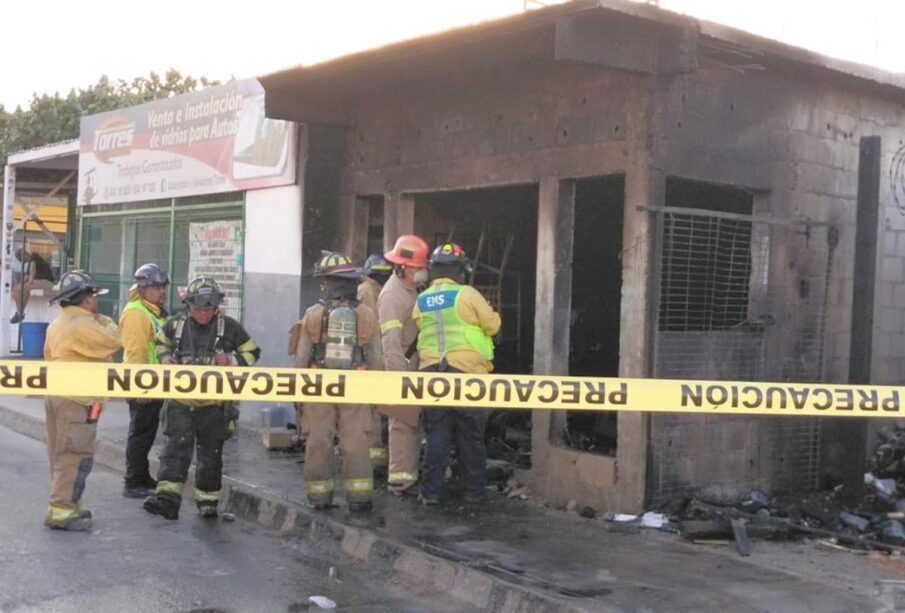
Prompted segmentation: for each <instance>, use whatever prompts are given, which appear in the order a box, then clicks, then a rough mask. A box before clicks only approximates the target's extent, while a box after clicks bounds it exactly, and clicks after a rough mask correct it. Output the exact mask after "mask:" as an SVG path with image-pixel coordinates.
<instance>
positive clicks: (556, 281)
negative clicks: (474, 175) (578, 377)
mask: <svg viewBox="0 0 905 613" xmlns="http://www.w3.org/2000/svg"><path fill="white" fill-rule="evenodd" d="M574 222H575V183H574V182H573V181H564V180H561V179H559V178H558V177H545V178H543V179H541V181H540V186H539V189H538V210H537V287H536V301H535V304H536V308H535V315H534V372H535V374H549V375H565V374H568V372H569V324H570V321H571V309H572V243H573V237H574V233H573V230H574ZM565 419H566V414H565V413H564V412H562V411H534V413H533V414H532V429H531V436H532V445H531V448H532V455H533V456H534V458H533V463H534V464H535V465H541V466H542V465H543V464H545V463H546V462H547V458H548V456H549V451H550V445H551V444H555V443H556V442H560V441H561V437H562V434H561V433H562V428H563V426H564V425H565Z"/></svg>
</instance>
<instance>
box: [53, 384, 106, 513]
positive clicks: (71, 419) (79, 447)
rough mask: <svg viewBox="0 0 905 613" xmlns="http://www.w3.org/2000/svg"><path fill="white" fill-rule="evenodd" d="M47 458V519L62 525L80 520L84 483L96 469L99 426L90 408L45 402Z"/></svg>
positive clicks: (55, 399) (57, 400)
mask: <svg viewBox="0 0 905 613" xmlns="http://www.w3.org/2000/svg"><path fill="white" fill-rule="evenodd" d="M44 411H45V414H46V427H47V457H48V459H49V460H50V507H49V509H48V511H47V519H48V521H50V522H53V523H62V522H65V521H67V520H70V519H73V518H75V517H78V516H79V513H80V512H81V500H82V494H83V493H84V491H85V482H86V480H87V479H88V475H89V474H90V473H91V469H92V468H93V466H94V446H95V441H96V440H97V422H91V423H89V422H88V413H89V411H90V407H89V406H88V405H84V404H80V403H78V402H75V401H73V400H69V399H68V398H60V397H53V396H48V397H47V398H45V400H44Z"/></svg>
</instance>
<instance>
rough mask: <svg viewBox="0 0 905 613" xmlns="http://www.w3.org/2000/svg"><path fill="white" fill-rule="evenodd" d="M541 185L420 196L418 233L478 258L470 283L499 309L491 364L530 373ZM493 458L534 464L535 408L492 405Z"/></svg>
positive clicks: (490, 439) (502, 369)
mask: <svg viewBox="0 0 905 613" xmlns="http://www.w3.org/2000/svg"><path fill="white" fill-rule="evenodd" d="M537 199H538V192H537V186H536V185H518V186H507V187H493V188H481V189H469V190H456V191H447V192H436V193H431V194H418V195H416V196H415V219H414V229H415V234H417V235H419V236H422V237H424V238H425V240H427V241H428V243H430V246H431V248H432V249H433V247H435V246H436V245H439V244H441V243H444V242H447V241H452V242H455V243H458V244H459V245H460V246H461V247H462V248H463V249H464V250H465V253H466V255H467V256H468V257H469V258H470V259H471V260H472V262H473V264H474V274H473V276H472V278H471V280H470V281H471V285H473V286H474V287H475V288H476V289H478V290H479V291H480V292H481V294H482V295H483V296H484V297H485V298H486V299H487V301H488V302H489V303H490V304H491V306H493V308H494V309H495V310H496V311H497V312H498V313H500V317H501V318H502V321H503V323H502V327H501V328H500V333H499V335H498V336H497V337H496V338H495V339H494V343H495V345H496V347H495V351H494V354H495V357H494V367H495V370H496V371H497V372H501V373H531V372H532V366H533V357H534V356H533V353H534V302H535V297H534V292H535V277H536V275H535V272H536V271H535V268H536V262H537ZM487 451H488V456H489V457H490V458H494V459H501V460H507V461H510V462H512V463H513V464H514V465H516V466H519V467H523V468H528V467H530V454H531V412H530V411H512V410H506V411H494V412H493V413H492V414H491V416H490V418H489V421H488V425H487Z"/></svg>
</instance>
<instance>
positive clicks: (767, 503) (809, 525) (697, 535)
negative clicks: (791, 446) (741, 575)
mask: <svg viewBox="0 0 905 613" xmlns="http://www.w3.org/2000/svg"><path fill="white" fill-rule="evenodd" d="M878 434H879V438H880V443H879V444H878V445H877V448H876V449H875V451H874V454H873V456H872V457H871V458H870V460H869V462H868V466H867V467H868V469H869V471H868V472H866V473H865V474H864V495H863V497H862V498H861V500H860V501H859V502H858V503H857V504H855V505H846V504H844V502H843V500H842V486H841V485H840V486H837V487H835V488H834V489H832V490H830V491H824V492H816V493H810V494H794V493H793V494H787V495H784V496H777V497H770V496H768V495H767V494H766V493H765V492H762V491H760V490H758V489H753V490H751V491H750V492H748V493H747V495H745V496H742V497H738V496H733V495H732V494H731V493H727V492H724V491H722V490H720V489H719V488H703V489H701V490H699V491H697V492H695V493H694V495H692V496H689V497H687V498H683V499H678V500H671V501H668V502H666V503H664V504H661V505H658V507H657V508H656V509H653V510H656V511H659V512H661V513H662V516H663V517H664V518H668V521H663V522H661V521H660V518H659V517H656V519H654V518H653V517H652V516H651V515H650V512H648V513H645V514H643V515H626V514H618V513H608V514H606V515H605V516H604V519H605V521H607V523H608V524H609V525H610V527H611V530H612V531H618V532H628V531H630V530H629V529H627V528H628V527H630V526H634V527H635V531H638V529H640V528H642V527H659V529H661V530H671V529H677V530H678V531H679V532H680V533H681V534H682V536H683V537H684V538H685V539H686V540H689V541H691V542H693V543H698V544H702V545H708V544H709V545H730V544H732V545H734V547H735V548H736V550H737V551H738V552H739V554H740V555H750V553H751V551H752V549H753V547H754V544H755V542H756V541H758V540H773V541H784V540H791V539H802V538H808V539H816V540H817V541H818V543H819V544H820V545H821V546H826V547H829V548H833V549H844V550H848V551H853V552H856V553H857V552H864V551H868V550H878V551H884V552H887V553H890V554H893V555H897V556H898V555H902V554H905V427H902V428H899V427H898V426H896V427H889V428H883V429H881V430H880V431H879V433H878ZM576 506H577V505H576ZM573 508H574V507H573ZM644 518H648V520H647V521H646V522H645V519H644Z"/></svg>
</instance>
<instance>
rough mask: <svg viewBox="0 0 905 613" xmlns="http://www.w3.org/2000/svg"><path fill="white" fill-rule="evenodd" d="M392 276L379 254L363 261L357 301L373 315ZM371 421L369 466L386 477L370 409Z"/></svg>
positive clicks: (378, 426) (379, 422)
mask: <svg viewBox="0 0 905 613" xmlns="http://www.w3.org/2000/svg"><path fill="white" fill-rule="evenodd" d="M391 274H393V265H392V264H390V263H389V262H387V261H386V259H384V257H383V256H382V255H380V254H379V253H372V254H371V255H369V256H368V259H367V260H365V266H364V274H363V275H362V276H361V280H360V281H359V283H358V294H357V297H358V301H359V302H360V303H362V304H364V305H366V306H368V307H369V308H370V309H371V310H372V311H374V313H375V314H376V313H377V297H378V296H379V295H380V290H381V289H383V286H384V284H385V283H386V282H387V279H389V278H390V275H391ZM371 414H372V421H373V422H374V423H373V424H372V425H371V430H372V432H371V447H370V449H369V450H368V452H369V454H370V457H371V465H372V466H373V467H374V471H375V475H376V474H378V473H379V474H380V475H381V476H384V475H386V468H387V460H388V455H387V447H386V445H385V444H384V442H383V441H384V436H383V435H384V430H386V428H385V425H384V419H383V416H382V415H380V413H378V412H377V411H375V410H374V408H373V407H371Z"/></svg>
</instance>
